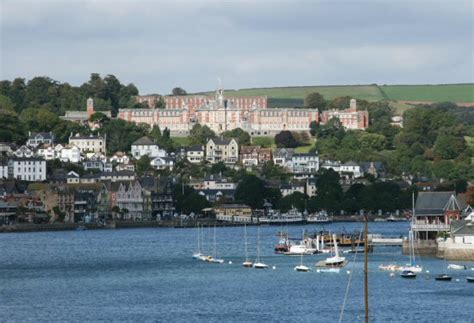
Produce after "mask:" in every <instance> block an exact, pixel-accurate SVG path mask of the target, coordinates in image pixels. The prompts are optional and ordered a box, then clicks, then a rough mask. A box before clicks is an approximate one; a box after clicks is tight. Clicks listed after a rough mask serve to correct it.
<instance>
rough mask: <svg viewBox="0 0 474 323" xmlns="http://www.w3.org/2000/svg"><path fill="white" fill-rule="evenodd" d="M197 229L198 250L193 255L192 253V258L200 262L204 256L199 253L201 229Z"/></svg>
mask: <svg viewBox="0 0 474 323" xmlns="http://www.w3.org/2000/svg"><path fill="white" fill-rule="evenodd" d="M197 229H198V234H197V239H198V249H197V251H196V252H195V253H193V258H194V259H198V260H202V257H203V256H204V254H203V253H202V252H201V228H200V227H199V225H198V227H197Z"/></svg>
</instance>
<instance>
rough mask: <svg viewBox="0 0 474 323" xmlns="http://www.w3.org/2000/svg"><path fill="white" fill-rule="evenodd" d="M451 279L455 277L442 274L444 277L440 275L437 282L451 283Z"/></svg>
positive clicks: (436, 278)
mask: <svg viewBox="0 0 474 323" xmlns="http://www.w3.org/2000/svg"><path fill="white" fill-rule="evenodd" d="M451 279H453V277H451V276H449V275H447V274H442V275H438V276H436V277H435V280H439V281H447V282H450V281H451Z"/></svg>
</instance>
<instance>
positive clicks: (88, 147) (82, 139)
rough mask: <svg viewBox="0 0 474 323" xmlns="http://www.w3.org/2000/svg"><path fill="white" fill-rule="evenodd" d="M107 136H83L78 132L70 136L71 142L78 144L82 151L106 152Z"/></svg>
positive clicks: (71, 143)
mask: <svg viewBox="0 0 474 323" xmlns="http://www.w3.org/2000/svg"><path fill="white" fill-rule="evenodd" d="M105 143H106V137H102V136H100V135H99V136H93V135H89V136H81V135H80V134H76V135H75V136H73V135H72V134H71V136H70V137H69V144H70V145H75V146H77V147H78V148H79V149H80V151H81V152H83V153H85V152H96V153H105V152H106V150H105Z"/></svg>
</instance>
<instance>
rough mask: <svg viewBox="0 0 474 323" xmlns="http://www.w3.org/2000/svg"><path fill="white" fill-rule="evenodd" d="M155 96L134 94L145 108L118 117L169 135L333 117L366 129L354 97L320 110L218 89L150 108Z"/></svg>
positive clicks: (261, 131) (277, 126)
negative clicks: (271, 104)
mask: <svg viewBox="0 0 474 323" xmlns="http://www.w3.org/2000/svg"><path fill="white" fill-rule="evenodd" d="M158 99H159V96H156V95H152V96H137V97H136V100H137V101H138V102H146V103H147V104H148V105H149V107H150V108H148V109H120V110H119V113H118V118H120V119H123V120H126V121H130V122H136V123H146V124H149V125H151V126H153V125H158V126H159V127H160V128H161V129H164V128H168V129H169V130H170V132H171V134H172V135H173V136H186V135H188V134H189V131H190V130H191V129H192V127H193V126H194V125H195V124H196V123H199V124H201V125H206V126H208V127H209V128H211V129H212V130H213V131H214V132H216V133H218V134H219V133H222V132H224V131H227V130H232V129H235V128H241V129H243V130H244V131H246V132H248V133H249V134H250V135H252V136H267V135H275V134H277V133H279V132H280V131H282V130H290V131H309V125H310V123H311V122H312V121H315V122H317V123H319V122H321V123H326V122H328V121H329V120H330V119H331V118H333V117H337V118H339V119H340V120H341V122H342V125H343V126H344V127H345V128H347V129H362V130H363V129H366V128H367V126H368V113H367V111H358V110H357V105H356V101H355V100H354V99H353V100H351V105H350V108H349V109H347V110H339V111H338V110H331V111H324V112H323V113H322V114H320V113H319V111H318V110H317V109H298V108H279V109H269V108H267V102H268V100H267V97H264V96H262V97H227V98H225V97H224V91H223V90H222V89H220V90H217V91H216V94H215V97H209V96H205V95H190V96H166V97H163V99H164V100H165V103H166V108H165V109H154V106H155V102H156V100H158Z"/></svg>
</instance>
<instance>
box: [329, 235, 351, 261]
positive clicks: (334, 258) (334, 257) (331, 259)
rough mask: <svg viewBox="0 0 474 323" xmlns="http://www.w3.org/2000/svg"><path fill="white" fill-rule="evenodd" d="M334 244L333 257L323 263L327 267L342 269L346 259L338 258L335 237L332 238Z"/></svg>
mask: <svg viewBox="0 0 474 323" xmlns="http://www.w3.org/2000/svg"><path fill="white" fill-rule="evenodd" d="M332 239H333V242H334V256H333V257H329V258H326V260H325V261H324V263H325V264H326V266H327V267H343V266H344V265H345V263H346V258H345V257H341V256H339V249H338V247H337V241H336V235H335V234H333V236H332Z"/></svg>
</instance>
